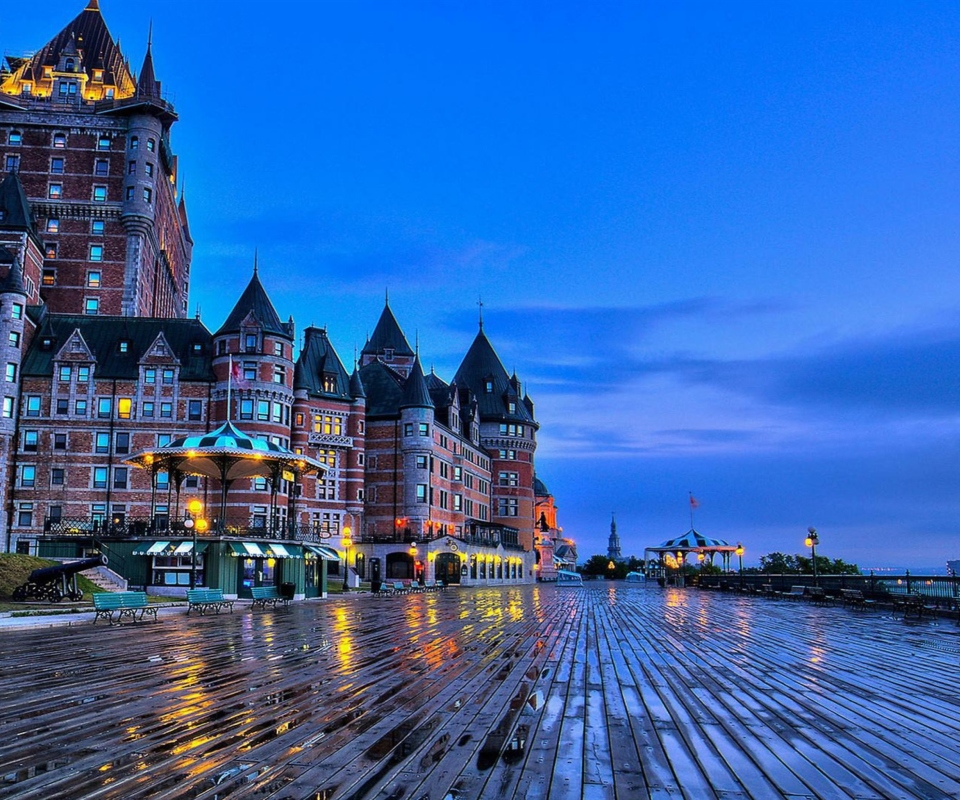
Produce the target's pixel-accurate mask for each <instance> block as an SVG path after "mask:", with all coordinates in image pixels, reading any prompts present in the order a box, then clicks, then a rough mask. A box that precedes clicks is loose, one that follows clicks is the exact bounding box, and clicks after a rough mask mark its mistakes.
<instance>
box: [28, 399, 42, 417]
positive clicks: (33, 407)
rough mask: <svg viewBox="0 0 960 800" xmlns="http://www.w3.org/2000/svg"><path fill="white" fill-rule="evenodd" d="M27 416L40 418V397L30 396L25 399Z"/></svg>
mask: <svg viewBox="0 0 960 800" xmlns="http://www.w3.org/2000/svg"><path fill="white" fill-rule="evenodd" d="M27 416H28V417H39V416H40V396H39V395H36V394H32V395H30V396H28V397H27Z"/></svg>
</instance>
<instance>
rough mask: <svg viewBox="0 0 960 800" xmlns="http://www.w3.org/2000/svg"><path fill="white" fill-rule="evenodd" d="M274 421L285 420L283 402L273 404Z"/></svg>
mask: <svg viewBox="0 0 960 800" xmlns="http://www.w3.org/2000/svg"><path fill="white" fill-rule="evenodd" d="M273 422H283V403H274V404H273Z"/></svg>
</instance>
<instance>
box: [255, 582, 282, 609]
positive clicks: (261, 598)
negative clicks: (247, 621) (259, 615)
mask: <svg viewBox="0 0 960 800" xmlns="http://www.w3.org/2000/svg"><path fill="white" fill-rule="evenodd" d="M250 593H251V594H252V595H253V604H252V606H251V607H252V608H266V607H267V604H268V603H269V604H270V605H272V606H273V607H274V608H276V607H277V603H283V605H284V606H287V605H289V604H290V600H289V598H287V597H283V596H281V595H280V593H279V592H278V591H277V587H276V586H254V587H253V588H252V589H251V590H250Z"/></svg>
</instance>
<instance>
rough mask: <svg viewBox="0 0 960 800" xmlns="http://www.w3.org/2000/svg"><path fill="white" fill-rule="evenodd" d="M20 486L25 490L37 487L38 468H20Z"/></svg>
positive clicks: (28, 466) (25, 465)
mask: <svg viewBox="0 0 960 800" xmlns="http://www.w3.org/2000/svg"><path fill="white" fill-rule="evenodd" d="M20 485H21V486H22V487H23V488H25V489H32V488H33V487H34V486H36V485H37V468H36V467H34V466H32V465H29V464H24V465H23V466H22V467H20Z"/></svg>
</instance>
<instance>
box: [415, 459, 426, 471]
mask: <svg viewBox="0 0 960 800" xmlns="http://www.w3.org/2000/svg"><path fill="white" fill-rule="evenodd" d="M426 468H427V457H426V456H417V469H426Z"/></svg>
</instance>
